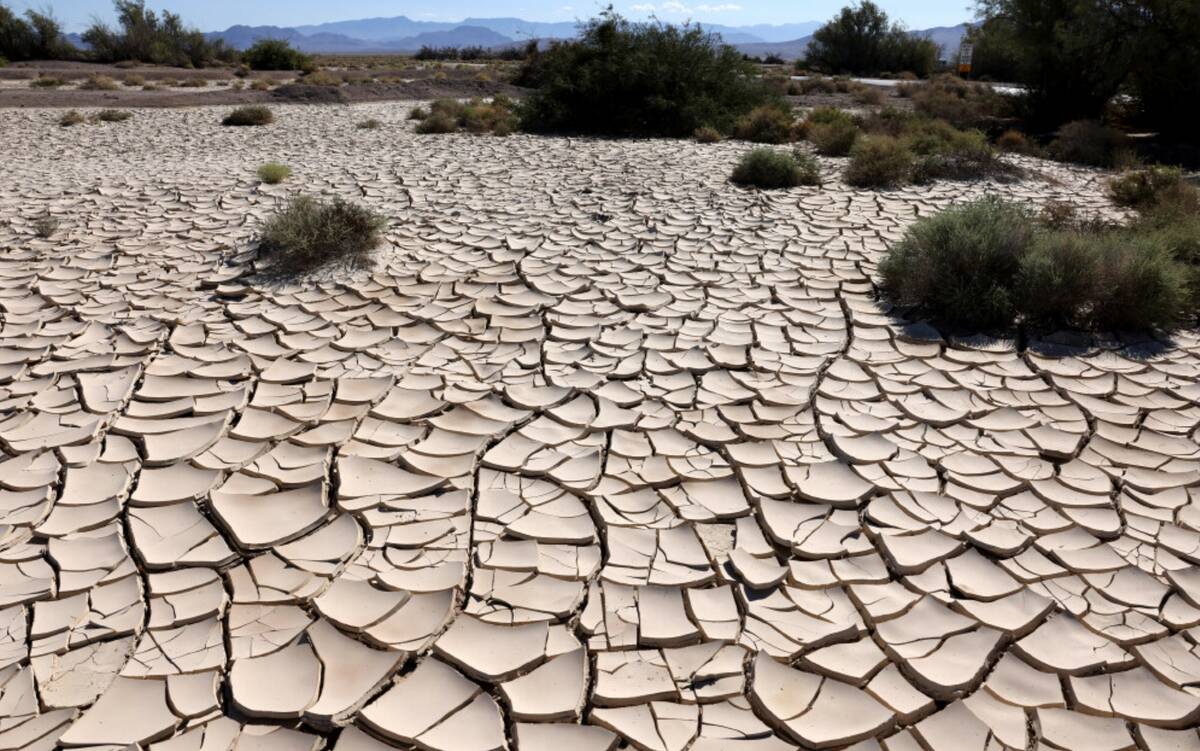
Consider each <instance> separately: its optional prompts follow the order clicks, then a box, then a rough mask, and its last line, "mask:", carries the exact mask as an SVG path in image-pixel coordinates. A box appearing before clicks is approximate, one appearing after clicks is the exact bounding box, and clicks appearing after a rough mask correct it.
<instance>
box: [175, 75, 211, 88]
mask: <svg viewBox="0 0 1200 751" xmlns="http://www.w3.org/2000/svg"><path fill="white" fill-rule="evenodd" d="M178 85H179V86H180V87H181V88H184V89H206V88H208V81H207V80H205V79H203V78H195V77H191V78H181V79H180V80H179V84H178Z"/></svg>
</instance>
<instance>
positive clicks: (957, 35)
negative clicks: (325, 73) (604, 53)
mask: <svg viewBox="0 0 1200 751" xmlns="http://www.w3.org/2000/svg"><path fill="white" fill-rule="evenodd" d="M702 25H703V27H704V29H705V30H707V31H711V32H714V33H716V34H720V35H721V38H722V39H723V40H724V41H725V42H726V43H727V44H732V45H733V46H734V47H736V48H738V50H740V51H741V52H743V53H745V54H747V55H754V56H758V57H766V56H767V55H777V56H779V57H782V58H783V59H785V60H796V59H798V58H801V57H803V56H804V52H805V50H806V49H807V48H808V43H809V41H810V40H811V39H812V33H813V32H814V31H816V30H817V29H818V28H820V27H821V25H822V24H821V22H819V21H804V22H802V23H787V24H778V25H770V24H756V25H753V26H723V25H720V24H707V23H706V24H702ZM966 31H967V25H966V24H959V25H958V26H939V27H936V28H932V29H920V30H915V31H913V32H911V33H913V34H915V35H919V36H924V37H928V38H930V39H932V40H933V41H934V42H936V43H937V44H938V45H939V46H941V47H942V50H943V56H944V57H946V58H949V57H951V56H953V55H954V53H956V52H957V50H958V47H959V44H961V42H962V38H963V35H965V34H966ZM577 32H578V25H577V24H576V23H575V22H573V21H560V22H541V21H525V20H523V19H520V18H467V19H464V20H462V21H461V22H458V23H451V22H442V21H414V20H413V19H411V18H408V17H407V16H396V17H394V18H363V19H359V20H356V21H334V22H331V23H323V24H316V25H309V26H295V27H292V26H287V27H284V26H230V27H229V28H228V29H225V30H224V31H213V32H209V33H208V34H206V35H205V36H207V37H208V38H209V39H222V40H224V41H225V42H226V43H227V44H229V45H231V46H233V47H236V48H237V49H246V48H247V47H249V46H250V45H252V44H254V43H255V42H256V41H258V40H259V39H286V40H287V41H288V42H290V43H291V44H292V46H294V47H296V48H297V49H300V50H303V51H304V52H314V53H325V54H341V53H350V54H353V53H411V52H416V51H418V50H420V49H421V48H422V47H425V46H429V47H484V48H487V49H504V48H506V47H512V46H514V45H518V44H524V43H525V42H527V41H530V40H537V41H539V42H543V43H544V42H546V41H549V40H554V39H571V38H573V37H574V36H575V35H576V33H577ZM68 37H69V38H70V39H71V41H73V42H74V43H76V44H77V45H81V42H82V40H81V39H79V37H78V35H76V34H71V35H68ZM81 46H83V45H81Z"/></svg>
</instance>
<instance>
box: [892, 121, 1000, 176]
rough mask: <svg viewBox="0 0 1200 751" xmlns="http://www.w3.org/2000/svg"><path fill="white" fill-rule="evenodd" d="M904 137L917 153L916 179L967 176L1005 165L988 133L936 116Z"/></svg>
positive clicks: (987, 172)
mask: <svg viewBox="0 0 1200 751" xmlns="http://www.w3.org/2000/svg"><path fill="white" fill-rule="evenodd" d="M903 140H904V143H905V145H906V146H907V147H908V149H909V151H911V152H912V153H913V154H914V155H915V156H916V162H915V165H914V168H913V180H914V181H915V182H928V181H930V180H937V179H951V180H967V179H971V178H975V177H985V176H987V175H992V174H995V173H997V172H1000V171H1001V170H1002V169H1004V163H1003V162H1001V161H1000V159H999V158H998V157H997V156H996V151H995V149H993V148H992V146H991V144H989V143H988V140H987V137H986V136H984V135H983V133H980V132H979V131H977V130H967V131H963V130H958V129H956V128H954V127H952V126H950V125H947V124H946V123H944V122H942V121H940V120H937V121H932V122H929V123H927V124H926V126H925V127H916V128H913V129H912V130H910V131H909V132H908V134H907V135H906V136H905V137H904V139H903Z"/></svg>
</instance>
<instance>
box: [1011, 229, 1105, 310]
mask: <svg viewBox="0 0 1200 751" xmlns="http://www.w3.org/2000/svg"><path fill="white" fill-rule="evenodd" d="M1094 242H1095V239H1094V238H1093V237H1091V236H1089V235H1086V234H1084V233H1082V232H1077V231H1069V230H1067V231H1058V232H1040V233H1037V234H1036V235H1035V236H1034V237H1033V238H1032V242H1031V244H1030V245H1029V247H1028V248H1027V249H1026V250H1025V252H1024V253H1023V254H1022V255H1021V257H1020V259H1019V261H1018V263H1017V274H1016V278H1015V279H1014V282H1013V288H1014V292H1013V298H1014V299H1013V305H1014V307H1015V309H1016V310H1019V311H1020V312H1021V313H1022V314H1023V315H1024V316H1025V318H1026V319H1028V320H1030V321H1037V322H1043V323H1050V324H1056V325H1057V324H1073V323H1083V322H1082V321H1080V320H1079V319H1078V316H1080V315H1081V314H1083V313H1086V312H1087V310H1088V308H1089V307H1090V305H1091V301H1092V300H1093V299H1094V297H1095V295H1096V292H1097V285H1098V283H1099V278H1098V269H1097V265H1098V264H1097V258H1096V254H1095V252H1094V250H1093V243H1094Z"/></svg>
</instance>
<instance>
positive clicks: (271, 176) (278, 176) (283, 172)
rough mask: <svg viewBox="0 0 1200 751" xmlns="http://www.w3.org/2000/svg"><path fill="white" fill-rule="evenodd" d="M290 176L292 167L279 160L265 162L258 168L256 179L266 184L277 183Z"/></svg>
mask: <svg viewBox="0 0 1200 751" xmlns="http://www.w3.org/2000/svg"><path fill="white" fill-rule="evenodd" d="M291 176H292V168H291V167H289V166H287V165H286V164H280V163H279V162H267V163H266V164H264V165H262V166H260V167H259V168H258V179H259V180H262V181H263V182H264V183H266V184H267V185H277V184H279V183H281V182H283V181H284V180H286V179H288V178H289V177H291Z"/></svg>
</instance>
